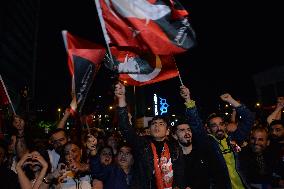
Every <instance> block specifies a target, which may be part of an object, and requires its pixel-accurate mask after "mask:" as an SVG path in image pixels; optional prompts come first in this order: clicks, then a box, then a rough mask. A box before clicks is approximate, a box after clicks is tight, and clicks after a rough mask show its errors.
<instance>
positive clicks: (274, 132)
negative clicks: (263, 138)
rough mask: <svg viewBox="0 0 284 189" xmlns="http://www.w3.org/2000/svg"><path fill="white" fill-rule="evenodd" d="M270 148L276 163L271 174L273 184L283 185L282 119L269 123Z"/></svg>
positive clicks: (283, 146) (283, 123) (283, 133)
mask: <svg viewBox="0 0 284 189" xmlns="http://www.w3.org/2000/svg"><path fill="white" fill-rule="evenodd" d="M269 129H270V137H271V148H272V149H273V150H274V151H275V153H276V157H277V160H276V163H277V165H276V166H275V169H274V172H273V175H274V179H275V180H277V181H275V183H274V185H276V186H277V187H284V122H283V121H282V120H274V121H272V122H271V123H270V125H269Z"/></svg>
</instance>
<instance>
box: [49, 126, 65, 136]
mask: <svg viewBox="0 0 284 189" xmlns="http://www.w3.org/2000/svg"><path fill="white" fill-rule="evenodd" d="M61 131H62V132H64V134H65V136H66V137H67V132H66V130H65V129H63V128H56V129H54V130H51V131H50V132H49V135H48V138H50V137H51V136H52V135H54V134H55V133H58V132H61Z"/></svg>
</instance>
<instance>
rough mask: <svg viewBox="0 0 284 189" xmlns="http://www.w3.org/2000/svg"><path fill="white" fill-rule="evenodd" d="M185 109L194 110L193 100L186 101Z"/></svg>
mask: <svg viewBox="0 0 284 189" xmlns="http://www.w3.org/2000/svg"><path fill="white" fill-rule="evenodd" d="M184 104H185V106H186V108H194V107H195V101H194V100H188V101H186V102H185V103H184Z"/></svg>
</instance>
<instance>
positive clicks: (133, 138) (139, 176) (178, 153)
mask: <svg viewBox="0 0 284 189" xmlns="http://www.w3.org/2000/svg"><path fill="white" fill-rule="evenodd" d="M117 111H118V119H119V120H118V125H119V129H120V131H121V133H122V135H123V137H124V139H125V140H126V141H127V142H128V143H129V144H130V145H131V146H132V148H133V155H134V161H135V162H134V174H133V184H132V188H135V189H155V188H156V186H155V184H156V183H155V176H154V174H153V171H154V162H153V159H154V156H153V152H152V149H151V142H152V138H151V137H139V136H138V135H137V134H136V132H135V130H134V128H133V127H132V126H131V125H130V124H129V121H128V115H127V113H128V112H127V108H126V107H118V108H117ZM166 143H167V144H168V146H169V149H170V156H171V160H172V164H173V172H174V178H173V179H174V181H173V188H175V187H178V188H179V189H183V188H184V184H183V176H184V168H183V166H184V161H183V157H182V150H181V148H180V147H179V146H178V144H177V143H176V142H175V141H173V140H166Z"/></svg>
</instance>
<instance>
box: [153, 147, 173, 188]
mask: <svg viewBox="0 0 284 189" xmlns="http://www.w3.org/2000/svg"><path fill="white" fill-rule="evenodd" d="M151 148H152V151H153V155H154V169H155V177H156V186H157V189H165V188H172V185H173V167H172V162H171V157H170V150H169V147H168V145H167V143H164V148H163V151H162V154H161V158H160V159H159V156H158V154H157V149H156V147H155V145H154V144H153V143H151Z"/></svg>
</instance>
